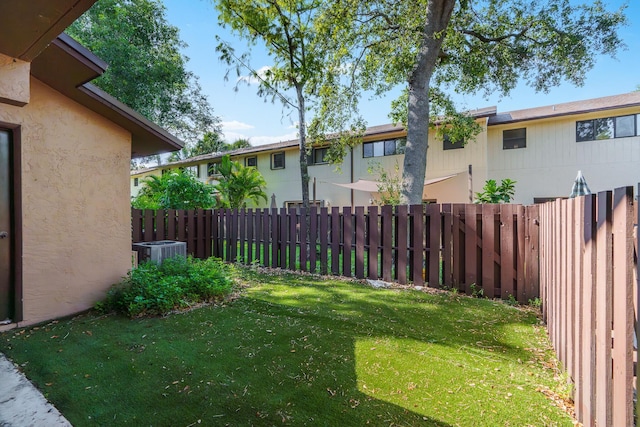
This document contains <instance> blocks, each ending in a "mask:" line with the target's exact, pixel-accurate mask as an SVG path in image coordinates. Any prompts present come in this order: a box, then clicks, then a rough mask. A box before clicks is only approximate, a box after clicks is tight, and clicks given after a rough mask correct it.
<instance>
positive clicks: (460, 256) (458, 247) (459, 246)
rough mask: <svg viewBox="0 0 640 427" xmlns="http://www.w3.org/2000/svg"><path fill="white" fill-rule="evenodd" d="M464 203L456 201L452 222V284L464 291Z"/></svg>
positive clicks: (452, 210)
mask: <svg viewBox="0 0 640 427" xmlns="http://www.w3.org/2000/svg"><path fill="white" fill-rule="evenodd" d="M465 206H466V205H463V204H459V203H456V204H454V205H453V206H452V209H451V212H452V223H451V229H452V233H451V244H452V247H451V249H452V250H451V263H452V265H451V285H452V286H453V288H455V289H458V290H459V291H464V276H465V275H464V256H465V251H464V242H465V239H464V231H463V229H462V227H463V220H464V218H465V215H464V210H465Z"/></svg>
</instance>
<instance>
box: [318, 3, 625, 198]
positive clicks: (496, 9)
mask: <svg viewBox="0 0 640 427" xmlns="http://www.w3.org/2000/svg"><path fill="white" fill-rule="evenodd" d="M326 5H327V7H326V8H325V9H323V18H322V19H318V20H317V21H316V22H317V23H319V25H317V27H316V30H317V31H318V33H319V34H321V35H320V36H318V37H322V40H323V42H324V43H326V44H327V45H326V47H325V48H326V50H327V51H328V52H331V54H332V56H333V58H334V62H333V63H332V65H331V66H330V67H328V68H327V70H328V71H331V72H327V73H326V75H325V77H326V82H325V86H326V88H324V89H323V92H322V93H326V94H328V95H327V96H326V97H327V98H328V99H332V98H334V97H335V94H337V93H341V92H344V93H345V94H346V97H347V102H346V104H345V105H347V107H348V108H353V106H352V105H353V102H352V98H354V97H357V96H358V94H360V93H362V91H363V90H374V91H375V92H376V93H382V92H384V91H386V90H388V89H390V88H392V87H396V86H397V85H399V84H403V85H406V87H407V91H406V93H405V95H404V96H405V98H404V100H403V101H401V104H400V105H401V106H402V108H400V109H399V110H401V111H406V113H403V114H402V115H404V117H406V126H407V133H408V135H407V146H406V152H405V157H404V165H403V177H402V181H403V188H402V201H403V202H404V203H420V202H421V196H422V187H423V183H424V178H425V172H426V164H427V145H428V141H427V140H428V133H429V120H428V118H429V117H430V116H431V113H432V109H433V110H438V113H444V114H445V115H446V116H448V117H450V118H451V120H450V121H451V123H452V124H454V125H459V124H460V123H462V124H463V125H464V124H465V123H466V124H467V125H468V124H469V118H467V119H466V121H465V118H464V115H455V114H453V111H452V108H451V106H452V103H451V100H450V98H449V96H448V95H447V91H455V92H457V93H477V92H483V93H485V94H489V93H494V92H499V93H501V94H503V95H505V96H506V95H508V94H509V92H510V91H511V90H512V89H513V88H514V87H515V86H516V84H517V83H518V82H520V81H521V80H524V81H525V82H526V83H527V84H529V85H530V86H532V87H534V88H535V89H536V90H540V91H548V90H549V89H550V88H551V87H553V86H556V85H558V84H560V83H561V82H562V81H563V80H566V81H569V82H571V83H573V84H577V85H579V84H582V83H583V82H584V78H585V75H586V72H587V71H588V70H589V69H591V68H592V66H593V65H594V63H595V59H596V58H597V56H598V55H600V54H607V55H614V54H615V52H616V51H617V50H618V49H619V48H620V46H621V45H622V42H621V40H620V38H619V37H618V30H619V28H620V27H621V26H622V25H624V24H625V23H626V18H625V16H624V14H623V8H621V9H620V10H618V11H615V12H610V11H607V10H606V9H605V7H604V5H603V3H602V2H601V1H594V2H589V3H585V4H576V2H570V1H568V0H546V1H540V0H485V1H482V2H473V1H469V0H457V1H456V0H398V1H394V2H390V1H386V0H328V1H327V2H326ZM334 72H342V73H343V75H345V74H346V76H347V77H348V78H349V80H348V82H347V83H346V84H345V83H344V77H343V78H342V80H341V79H340V78H338V77H336V76H335V75H333V73H334ZM338 86H343V87H344V88H346V89H338V88H337V87H338ZM341 106H342V104H341V102H333V107H332V108H333V109H334V110H335V109H336V108H340V107H341ZM397 106H398V104H396V107H397ZM396 110H398V109H397V108H396ZM331 114H335V113H331ZM456 116H457V117H456ZM396 117H397V115H396ZM464 127H465V126H463V128H464ZM467 128H468V126H467ZM468 129H470V130H466V131H465V130H463V131H462V132H460V133H462V134H463V135H464V134H467V135H473V129H472V128H468ZM447 132H450V131H449V130H447ZM456 132H457V131H455V129H453V133H456ZM458 136H460V135H454V137H456V138H455V139H458V138H457V137H458Z"/></svg>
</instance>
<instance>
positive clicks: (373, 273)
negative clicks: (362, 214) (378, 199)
mask: <svg viewBox="0 0 640 427" xmlns="http://www.w3.org/2000/svg"><path fill="white" fill-rule="evenodd" d="M368 214H369V215H368V217H367V220H368V222H369V224H368V227H367V228H368V233H367V245H368V246H369V252H368V259H367V277H368V278H369V279H372V280H375V279H377V278H378V277H379V272H378V268H379V267H378V256H379V255H380V250H379V247H380V246H379V245H380V228H379V224H380V222H379V218H378V207H377V206H369V209H368Z"/></svg>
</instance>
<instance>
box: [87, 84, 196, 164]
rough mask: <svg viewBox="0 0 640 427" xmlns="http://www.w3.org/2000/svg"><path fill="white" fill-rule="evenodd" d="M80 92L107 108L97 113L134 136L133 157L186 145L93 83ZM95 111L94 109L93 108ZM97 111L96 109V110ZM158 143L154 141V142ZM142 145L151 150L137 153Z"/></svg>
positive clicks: (172, 149) (177, 148) (176, 148)
mask: <svg viewBox="0 0 640 427" xmlns="http://www.w3.org/2000/svg"><path fill="white" fill-rule="evenodd" d="M77 89H78V91H80V92H81V93H82V94H84V95H86V96H88V97H89V98H91V99H92V100H93V101H96V102H97V103H98V104H99V105H100V106H102V107H106V109H108V111H111V112H112V114H109V113H108V111H97V112H98V113H101V114H102V115H104V116H105V117H107V118H109V119H110V120H112V121H113V122H114V123H116V124H118V125H119V126H121V127H123V128H124V129H127V130H128V131H129V132H131V134H132V147H131V150H132V155H134V156H138V157H140V156H146V155H150V154H157V153H161V152H168V151H175V150H179V149H181V148H182V147H183V146H184V143H183V142H182V141H181V140H180V139H178V138H177V137H175V136H173V135H171V134H170V133H168V132H167V131H166V130H164V129H163V128H161V127H160V126H158V125H156V124H155V123H153V122H151V121H150V120H148V119H147V118H145V117H144V116H142V115H141V114H139V113H137V112H136V111H134V110H133V109H131V108H129V107H128V106H126V105H125V104H123V103H122V102H120V101H118V100H117V99H115V98H114V97H112V96H111V95H109V94H107V93H106V92H104V91H103V90H101V89H100V88H98V87H97V86H95V85H92V84H91V83H85V84H84V85H82V86H79V87H78V88H77ZM92 109H93V108H92ZM94 111H95V109H94ZM154 139H155V140H156V141H153V140H154ZM137 144H142V145H144V146H145V148H146V147H148V148H149V149H146V150H143V151H144V152H140V153H136V145H137Z"/></svg>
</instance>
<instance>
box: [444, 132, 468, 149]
mask: <svg viewBox="0 0 640 427" xmlns="http://www.w3.org/2000/svg"><path fill="white" fill-rule="evenodd" d="M460 148H464V139H459V140H458V141H454V142H451V139H450V138H449V135H448V134H446V133H445V134H444V136H443V137H442V150H443V151H447V150H459V149H460Z"/></svg>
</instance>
